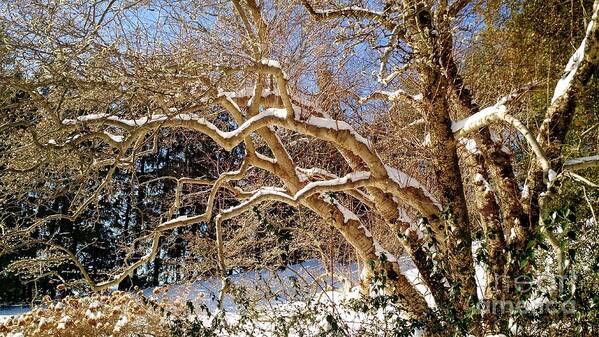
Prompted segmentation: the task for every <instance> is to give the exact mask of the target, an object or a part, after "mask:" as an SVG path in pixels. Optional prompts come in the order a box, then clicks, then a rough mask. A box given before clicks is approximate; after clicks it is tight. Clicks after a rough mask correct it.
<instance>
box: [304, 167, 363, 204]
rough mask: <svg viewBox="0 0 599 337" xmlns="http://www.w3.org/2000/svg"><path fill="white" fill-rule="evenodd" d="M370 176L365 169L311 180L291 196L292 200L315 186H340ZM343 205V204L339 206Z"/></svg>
mask: <svg viewBox="0 0 599 337" xmlns="http://www.w3.org/2000/svg"><path fill="white" fill-rule="evenodd" d="M369 178H370V172H365V171H360V172H353V173H350V174H348V175H346V176H344V177H341V178H336V179H331V180H320V181H314V182H311V183H309V184H307V185H306V186H304V188H302V189H301V190H299V191H298V192H297V193H296V194H295V196H294V197H293V199H294V200H298V199H299V198H301V197H302V196H303V195H304V194H305V193H307V192H309V191H310V190H312V189H314V188H316V187H334V186H340V185H345V184H348V183H351V182H358V181H360V180H368V179H369ZM341 207H343V206H341Z"/></svg>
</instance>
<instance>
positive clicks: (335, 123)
mask: <svg viewBox="0 0 599 337" xmlns="http://www.w3.org/2000/svg"><path fill="white" fill-rule="evenodd" d="M296 120H298V121H302V120H301V119H300V116H299V115H297V113H296ZM304 123H306V124H309V125H312V126H316V127H319V128H322V129H329V130H335V131H349V132H350V133H351V134H352V136H354V138H355V139H356V140H357V141H359V142H360V143H363V144H364V145H366V146H368V147H370V144H369V142H368V139H366V138H364V137H363V136H362V135H361V134H359V133H358V132H357V131H356V130H355V129H354V128H353V127H352V126H351V125H349V124H348V123H346V122H344V121H339V120H335V119H330V118H321V117H316V116H310V117H309V118H308V119H307V120H305V121H304Z"/></svg>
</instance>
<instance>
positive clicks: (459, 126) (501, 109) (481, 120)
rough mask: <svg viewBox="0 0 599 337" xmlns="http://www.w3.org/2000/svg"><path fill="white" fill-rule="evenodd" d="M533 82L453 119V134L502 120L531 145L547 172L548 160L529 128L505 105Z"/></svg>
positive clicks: (460, 134) (461, 134)
mask: <svg viewBox="0 0 599 337" xmlns="http://www.w3.org/2000/svg"><path fill="white" fill-rule="evenodd" d="M534 85H535V84H531V85H527V86H524V87H523V88H521V89H519V90H517V91H514V92H512V93H511V94H509V95H507V96H504V97H502V98H501V99H500V100H499V101H497V103H495V104H494V105H492V106H490V107H487V108H485V109H483V110H480V111H479V112H477V113H475V114H474V115H472V116H468V117H466V118H464V119H461V120H459V121H454V122H452V123H451V130H452V131H453V133H454V134H455V136H456V137H457V138H463V137H465V136H466V135H467V134H469V133H471V132H474V131H477V130H479V129H480V128H483V127H485V126H488V125H490V124H491V123H493V122H496V121H503V122H505V123H507V124H509V125H511V126H512V127H513V128H515V129H516V130H517V131H518V132H520V133H521V134H522V136H524V138H525V139H526V142H527V143H528V145H529V146H530V147H531V149H532V151H533V152H534V153H535V155H536V157H537V160H538V161H539V164H540V165H541V167H542V168H543V171H545V172H548V171H549V170H550V165H549V161H548V160H547V158H546V157H545V153H544V152H543V150H542V149H541V147H540V145H539V143H538V141H537V140H536V139H535V137H534V136H533V135H532V133H531V132H530V130H528V128H527V127H526V126H525V125H524V124H522V122H520V120H518V119H517V118H516V117H514V116H512V115H510V114H509V113H508V112H507V111H508V108H507V106H506V104H507V103H509V102H511V101H513V100H514V99H515V98H517V97H518V96H519V95H520V94H521V93H522V92H523V91H527V90H529V89H530V88H531V87H532V86H534Z"/></svg>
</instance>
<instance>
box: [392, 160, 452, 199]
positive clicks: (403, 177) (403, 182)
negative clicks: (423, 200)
mask: <svg viewBox="0 0 599 337" xmlns="http://www.w3.org/2000/svg"><path fill="white" fill-rule="evenodd" d="M385 169H386V170H387V175H388V176H389V178H391V180H393V181H394V182H396V183H397V184H399V186H400V187H401V188H405V187H414V188H418V189H420V190H422V192H424V195H425V196H426V197H427V198H429V199H430V200H431V201H432V202H433V203H434V204H435V206H436V207H437V208H439V209H443V207H442V206H441V203H440V202H439V200H438V199H437V198H435V197H434V196H433V194H432V193H431V192H430V191H429V190H428V189H427V188H425V187H424V185H422V184H421V183H420V182H419V181H418V180H417V179H416V178H414V177H412V176H410V175H409V174H407V173H405V172H403V171H400V170H398V169H396V168H394V167H391V166H389V165H385Z"/></svg>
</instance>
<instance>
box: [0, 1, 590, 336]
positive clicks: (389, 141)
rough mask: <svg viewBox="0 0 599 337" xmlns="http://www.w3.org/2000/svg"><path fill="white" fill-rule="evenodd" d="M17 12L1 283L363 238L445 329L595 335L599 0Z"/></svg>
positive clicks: (10, 18) (271, 260)
mask: <svg viewBox="0 0 599 337" xmlns="http://www.w3.org/2000/svg"><path fill="white" fill-rule="evenodd" d="M2 9H3V11H4V16H3V18H2V25H1V26H0V29H1V30H0V32H2V35H0V37H2V39H3V41H4V44H3V48H2V49H1V50H0V52H1V53H2V54H1V55H2V60H3V63H2V64H3V68H2V80H3V81H2V82H3V83H2V89H1V92H2V96H1V97H2V123H1V126H0V131H1V132H2V134H3V135H4V136H3V138H2V140H1V141H0V147H1V148H2V154H1V155H0V168H1V169H2V173H1V175H0V183H1V186H2V187H1V189H0V209H1V210H2V212H1V214H2V218H1V219H2V220H1V221H2V222H0V224H1V225H2V227H1V229H2V240H1V241H0V249H1V251H0V252H1V253H2V260H0V263H1V264H2V266H3V268H4V273H3V276H2V277H4V278H5V280H7V282H8V280H10V282H12V284H13V285H12V286H11V287H10V288H9V290H8V291H7V292H6V293H3V294H2V296H3V300H4V301H14V300H15V299H16V298H21V299H22V298H24V296H31V297H32V298H33V297H34V296H37V295H38V293H39V291H37V290H36V291H35V292H34V291H33V290H34V289H38V290H39V289H42V291H41V293H45V292H49V293H51V294H52V295H56V294H55V285H56V284H58V283H64V284H66V285H67V290H75V289H76V290H78V291H81V290H84V291H86V290H87V289H88V288H87V287H89V289H90V290H96V291H100V290H105V289H108V288H114V287H117V288H121V289H128V288H130V287H132V286H141V287H145V286H149V285H157V284H164V283H174V282H181V281H185V280H194V279H197V278H198V277H208V276H211V275H219V277H221V278H222V291H223V293H225V292H227V291H228V290H230V285H229V276H230V275H231V274H232V273H234V272H238V271H240V270H246V269H253V268H263V267H265V266H266V267H270V268H276V267H278V266H284V265H288V264H292V263H295V262H299V261H303V260H305V259H307V258H310V257H315V256H320V257H323V256H324V257H325V259H330V260H331V261H333V262H348V260H349V259H348V256H351V255H352V254H351V253H354V252H355V256H356V259H357V260H358V262H359V263H360V264H361V265H362V266H363V269H364V273H363V279H362V281H361V286H362V291H363V293H364V294H367V293H369V290H372V289H371V288H372V287H373V286H374V285H376V284H377V282H379V281H380V280H381V277H382V278H383V279H384V280H385V283H386V284H387V285H388V288H387V290H388V292H389V293H390V294H392V295H394V296H397V301H398V303H400V305H401V307H402V308H403V309H404V310H405V311H406V312H407V313H409V315H410V316H409V317H411V318H413V319H422V320H424V321H425V322H426V323H425V324H426V327H427V330H428V332H429V333H430V334H444V333H457V334H464V333H471V334H475V335H481V334H484V333H499V332H502V333H509V331H514V329H516V328H515V327H516V326H517V327H518V328H517V329H520V330H519V331H518V332H517V333H529V334H534V333H535V329H536V328H535V327H534V326H533V325H531V322H533V321H534V320H533V318H534V319H537V320H542V319H547V320H546V322H550V321H551V320H556V319H558V320H559V321H560V322H563V325H560V326H559V327H557V328H556V327H553V328H554V329H555V330H556V331H557V330H559V329H565V330H566V331H570V330H573V329H578V330H579V332H580V333H588V334H590V333H591V329H592V326H593V324H594V323H593V322H594V321H593V320H594V319H596V318H595V317H594V316H593V314H592V312H593V310H592V307H593V304H592V303H595V302H594V301H596V300H597V270H596V263H595V264H594V262H596V261H597V253H596V252H595V251H596V250H595V249H594V246H593V245H594V243H593V242H594V239H595V238H596V235H597V222H596V217H595V213H594V212H595V211H594V209H595V208H596V204H597V201H596V200H597V190H596V187H597V185H596V184H595V183H596V181H597V178H598V177H597V175H598V172H597V169H596V163H597V161H598V160H597V158H596V156H597V153H598V152H599V151H598V140H599V133H598V132H599V129H598V128H597V125H598V123H599V120H598V114H597V111H598V107H597V104H598V103H597V79H596V73H597V58H598V57H599V55H598V53H597V50H599V48H597V35H598V33H597V27H596V19H597V18H596V11H597V4H596V3H595V4H593V3H592V1H580V2H579V1H571V2H563V1H463V0H455V1H444V0H441V1H409V0H404V1H396V2H388V1H381V2H376V1H374V2H373V1H363V2H362V1H350V2H332V1H331V2H323V3H320V2H311V1H307V0H304V1H299V2H287V1H261V2H257V1H253V0H245V1H241V0H238V1H237V0H235V1H231V2H224V3H223V2H219V1H214V2H203V3H201V4H200V3H196V2H192V1H190V2H187V1H181V2H176V3H169V4H166V3H163V2H153V1H123V2H117V1H99V2H95V3H90V4H87V3H79V2H65V3H50V4H46V3H42V2H37V1H29V2H26V3H25V2H23V3H16V4H12V3H10V4H9V3H6V4H3V5H2ZM539 13H544V14H543V15H539ZM593 15H594V16H593ZM568 59H569V61H568ZM564 69H565V71H564ZM560 76H561V79H560ZM581 158H582V159H581ZM350 252H351V253H350ZM395 256H406V257H409V259H410V260H411V261H412V262H413V263H414V265H415V266H416V267H417V268H418V272H419V277H420V279H421V282H422V283H423V284H424V285H425V286H426V287H427V289H428V293H429V296H431V297H432V298H433V299H434V301H435V303H436V306H433V307H431V306H429V305H427V302H426V300H425V297H424V296H423V294H421V293H420V292H419V291H418V290H417V289H416V288H415V287H414V285H413V284H412V283H411V282H409V281H408V280H407V278H406V276H405V275H404V274H405V270H404V271H402V270H401V268H400V266H399V265H398V263H397V261H396V259H395ZM477 268H478V269H481V270H483V271H484V272H483V273H482V274H484V275H485V276H484V277H483V278H482V279H480V277H479V278H478V279H477V276H480V275H481V273H478V274H477V273H476V270H477ZM575 275H579V277H575ZM520 276H521V277H525V278H526V280H528V281H529V282H533V283H534V284H537V285H539V284H541V283H542V282H544V279H545V278H546V277H548V278H549V279H550V280H549V281H547V285H543V287H539V291H543V292H544V296H545V297H546V299H547V300H548V301H554V302H557V303H562V304H563V303H567V301H570V300H572V299H574V300H575V303H580V305H581V307H579V308H580V309H579V311H578V313H579V314H576V315H574V314H573V313H564V312H559V313H558V314H554V313H547V312H544V311H543V310H542V308H541V310H539V311H538V312H534V313H533V315H535V317H530V316H529V315H528V313H522V312H520V311H518V310H515V309H514V308H512V307H509V306H510V305H513V304H515V303H523V302H525V301H527V300H529V299H531V298H538V296H540V295H539V294H533V293H532V292H531V291H529V290H530V289H529V288H525V289H523V288H522V287H521V286H520V284H518V283H517V282H515V280H516V279H517V277H520ZM562 281H564V284H566V285H567V287H559V284H560V282H562ZM19 282H33V283H27V284H29V285H28V286H25V287H23V286H21V285H18V283H19ZM32 284H33V285H32ZM477 288H480V289H481V291H479V293H478V294H477ZM574 290H576V291H574ZM589 303H591V304H589ZM498 304H501V306H502V307H501V309H500V310H496V311H495V312H489V311H488V310H487V311H485V310H483V311H482V312H481V311H477V310H476V308H477V307H480V306H481V305H482V306H484V305H486V306H487V307H486V309H489V306H491V307H492V306H494V305H498ZM506 305H507V306H508V308H507V309H506V308H504V307H505V306H506ZM583 308H584V309H583ZM582 312H586V313H588V314H580V313H582ZM568 314H569V315H574V316H568ZM560 315H561V316H560ZM573 317H574V318H573ZM535 324H537V326H543V327H545V326H544V325H543V324H540V325H539V323H538V322H537V323H535ZM517 329H516V330H517Z"/></svg>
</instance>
